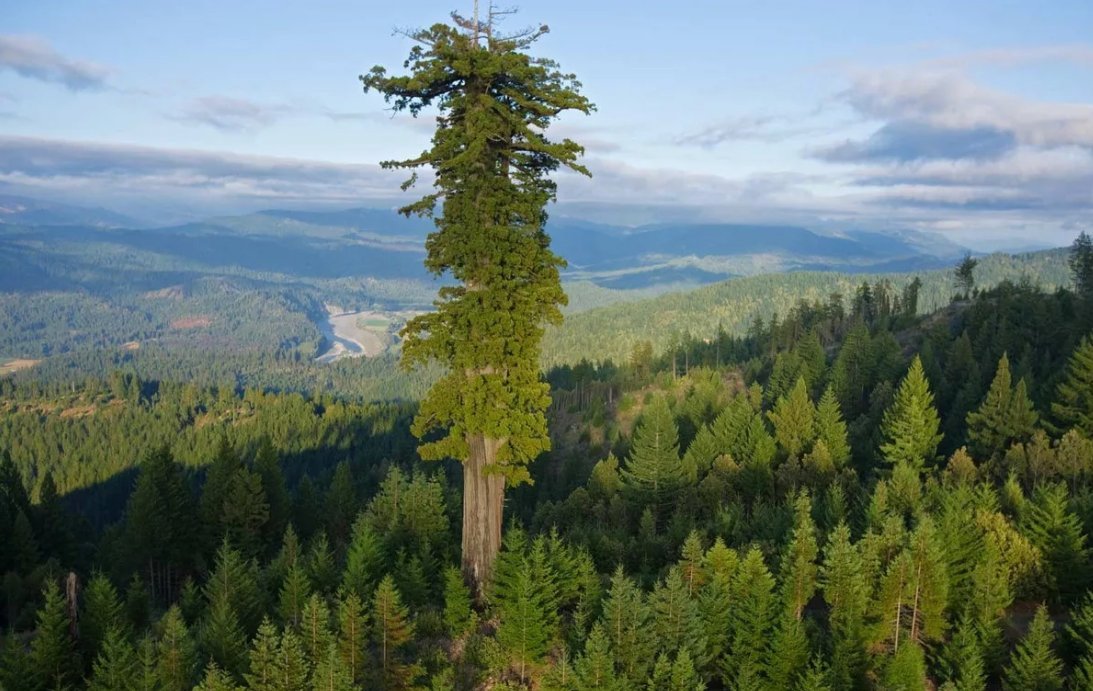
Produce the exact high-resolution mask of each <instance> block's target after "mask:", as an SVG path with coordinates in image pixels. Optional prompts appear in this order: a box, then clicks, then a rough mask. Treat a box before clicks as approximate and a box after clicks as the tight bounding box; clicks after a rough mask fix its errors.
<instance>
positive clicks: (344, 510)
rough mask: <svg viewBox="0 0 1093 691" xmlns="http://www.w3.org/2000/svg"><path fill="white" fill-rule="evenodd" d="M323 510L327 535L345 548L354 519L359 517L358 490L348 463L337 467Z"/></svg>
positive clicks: (344, 462)
mask: <svg viewBox="0 0 1093 691" xmlns="http://www.w3.org/2000/svg"><path fill="white" fill-rule="evenodd" d="M323 509H324V510H323V516H324V517H325V518H326V532H327V535H328V536H329V538H330V539H332V540H333V541H334V544H336V545H339V546H341V547H344V546H345V544H346V543H347V542H348V541H349V529H350V527H351V526H352V523H353V518H354V516H356V515H357V488H356V485H355V484H354V481H353V471H352V469H351V468H350V467H349V462H348V461H342V462H341V463H339V464H338V465H337V466H335V468H334V477H333V478H331V480H330V488H329V489H328V490H327V492H326V501H325V502H323Z"/></svg>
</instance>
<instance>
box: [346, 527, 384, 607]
mask: <svg viewBox="0 0 1093 691" xmlns="http://www.w3.org/2000/svg"><path fill="white" fill-rule="evenodd" d="M383 572H384V554H383V545H382V544H381V542H380V538H379V536H378V535H376V532H375V531H374V530H373V529H372V525H371V521H369V519H368V517H367V516H366V515H365V514H364V513H363V512H362V513H361V514H360V515H359V516H357V520H356V521H354V522H353V533H352V539H351V540H350V543H349V551H348V553H347V554H346V558H345V571H344V572H343V575H342V588H343V589H348V590H352V591H353V592H355V593H356V594H357V595H358V596H359V597H360V598H361V599H362V600H363V599H365V598H368V597H371V595H372V592H373V591H374V590H375V589H376V584H378V583H379V581H380V578H382V577H383Z"/></svg>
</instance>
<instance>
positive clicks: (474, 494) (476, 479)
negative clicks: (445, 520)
mask: <svg viewBox="0 0 1093 691" xmlns="http://www.w3.org/2000/svg"><path fill="white" fill-rule="evenodd" d="M501 443H502V442H501V440H499V439H492V438H489V437H486V436H484V435H481V434H476V435H470V436H468V437H467V446H468V448H469V453H468V455H467V460H466V462H465V463H463V578H464V579H466V581H467V584H468V585H470V586H471V589H472V590H473V592H474V595H475V598H476V599H477V600H478V601H479V602H480V603H481V602H482V601H483V600H484V598H485V591H486V588H487V586H488V585H489V582H490V578H491V577H492V575H493V562H494V560H495V559H496V558H497V554H498V552H500V551H501V521H502V513H503V511H504V506H505V478H504V476H503V475H501V474H500V473H489V474H487V473H486V468H487V467H489V466H491V465H493V463H494V462H495V460H496V459H497V450H498V449H499V448H501Z"/></svg>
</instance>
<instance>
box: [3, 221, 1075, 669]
mask: <svg viewBox="0 0 1093 691" xmlns="http://www.w3.org/2000/svg"><path fill="white" fill-rule="evenodd" d="M1070 259H1071V261H1070V264H1071V265H1072V266H1073V267H1074V276H1073V279H1074V280H1073V282H1072V288H1070V289H1059V290H1056V291H1054V292H1050V293H1048V292H1044V291H1042V290H1040V289H1038V288H1034V287H1031V286H1028V285H1015V284H1009V283H1006V284H1003V285H1000V286H997V287H995V288H992V289H988V290H978V289H976V288H974V285H973V284H964V285H962V286H956V287H955V288H954V299H953V301H952V303H951V304H950V305H948V306H946V307H944V308H943V309H941V310H939V311H937V312H934V313H931V314H929V315H925V316H919V315H917V314H915V311H914V310H911V309H909V307H908V305H907V303H906V302H905V299H906V297H908V295H907V294H906V293H904V294H902V295H900V296H895V295H888V294H886V293H884V291H880V293H879V294H878V292H877V291H875V290H874V289H872V288H871V287H869V286H868V284H866V285H863V286H862V287H861V288H860V289H859V290H858V291H857V292H856V293H855V295H853V296H851V298H850V299H849V300H847V301H846V304H845V307H843V306H842V305H841V304H835V303H833V302H831V301H827V302H817V303H813V304H810V305H802V306H801V307H800V308H799V309H796V310H794V311H792V312H791V313H789V314H787V315H785V316H784V317H783V318H781V319H779V320H778V321H777V322H770V323H767V324H766V325H759V326H757V327H756V328H755V329H754V330H753V332H752V333H750V334H748V335H745V336H743V337H724V338H722V339H720V340H719V339H717V338H713V337H711V338H709V339H704V340H703V341H702V344H703V346H704V347H705V348H707V349H710V348H714V349H718V350H719V351H720V352H719V356H718V357H717V358H716V360H712V359H710V358H709V357H708V353H703V352H698V351H695V352H693V353H692V354H691V355H690V357H689V359H690V360H691V362H690V365H689V367H685V365H684V359H683V358H682V357H681V356H680V355H679V354H678V353H677V354H675V355H674V356H673V354H672V353H671V352H667V351H665V352H656V353H652V352H648V351H646V349H645V348H640V347H639V348H637V349H636V352H635V353H634V354H633V355H634V357H632V358H630V359H629V360H628V361H626V362H624V363H621V364H619V365H611V366H609V367H600V366H597V365H595V364H589V365H585V366H581V367H577V368H572V367H571V368H567V369H562V370H558V369H556V370H554V371H552V372H551V375H550V376H551V379H552V381H553V382H554V388H553V397H554V398H555V400H556V403H555V405H554V406H553V407H552V409H551V412H550V416H551V428H552V436H553V438H554V449H553V450H552V451H551V452H550V453H548V454H544V455H543V456H541V457H540V458H539V459H537V460H536V461H535V462H534V463H533V464H532V465H531V467H530V472H531V475H532V479H533V484H531V485H525V486H521V487H519V488H517V489H515V490H514V491H513V492H512V494H511V497H510V499H509V502H508V503H509V513H508V515H509V521H508V523H507V525H506V528H505V536H504V544H503V548H502V551H501V554H500V555H499V557H498V560H497V563H496V569H495V573H494V575H493V578H492V579H491V582H490V584H489V586H488V588H487V594H486V598H485V600H484V602H481V603H479V602H478V601H477V600H476V599H475V598H474V597H473V595H472V592H471V591H470V590H468V587H467V585H466V583H465V582H464V580H463V579H462V577H461V576H460V574H459V569H458V568H457V566H456V564H457V563H458V562H457V555H458V547H459V545H458V534H457V526H458V523H459V516H460V494H459V492H458V491H456V490H454V489H453V488H455V487H457V486H458V482H459V475H460V473H461V469H460V466H459V464H457V463H453V462H446V463H442V464H439V465H437V464H434V463H425V462H422V461H421V460H419V459H418V457H417V454H416V451H415V444H414V440H413V437H412V436H411V435H410V433H409V429H408V427H409V420H410V418H411V417H412V415H413V411H412V408H413V406H412V405H409V404H407V405H401V406H400V405H386V406H385V405H375V404H373V405H363V404H352V403H342V402H339V401H337V400H335V399H329V398H321V399H314V398H307V397H304V396H301V395H298V394H277V393H261V392H259V391H252V390H248V391H246V392H237V391H235V390H230V389H225V390H219V391H218V390H216V389H199V388H198V387H196V386H194V385H192V384H191V385H183V386H180V385H173V384H170V383H166V382H149V381H140V380H138V379H134V378H133V377H131V376H126V375H123V374H121V373H118V374H117V375H116V376H114V377H112V378H111V379H109V380H108V381H103V382H90V381H89V382H87V383H86V384H85V385H84V386H82V387H80V388H79V389H78V390H77V391H76V392H73V391H71V390H66V389H58V390H53V391H48V390H30V389H25V388H23V387H22V386H19V385H12V384H7V385H5V390H4V392H3V405H4V407H5V414H4V416H3V418H2V419H3V421H4V424H3V426H2V428H0V429H2V431H0V449H3V451H2V454H3V459H4V460H3V470H2V478H0V488H2V492H0V499H2V502H0V533H2V534H4V535H8V536H10V538H9V539H8V541H7V544H8V545H9V548H8V549H5V550H4V551H3V554H2V556H0V560H2V563H0V571H2V572H3V573H4V576H3V588H2V595H0V597H2V604H3V606H2V607H0V616H2V622H3V626H4V629H5V630H6V631H7V632H8V633H7V635H6V636H5V637H4V643H3V653H2V660H3V663H2V668H0V669H2V670H3V671H2V675H3V676H2V677H0V678H2V680H3V682H2V683H4V684H5V685H6V687H7V688H12V689H21V688H36V689H52V688H82V687H83V686H84V685H86V686H87V687H88V688H96V689H99V688H102V689H130V688H162V689H183V688H191V687H193V686H194V685H197V686H198V688H203V689H234V688H254V689H258V688H263V689H266V688H277V689H281V688H284V689H294V688H324V689H325V688H346V689H348V688H385V689H386V688H435V689H447V688H459V689H462V688H467V689H469V688H480V687H489V688H528V687H530V688H540V689H628V688H650V689H697V688H708V689H718V688H726V689H737V688H741V689H745V688H746V689H753V688H754V689H785V688H794V689H868V688H876V689H901V688H902V689H920V688H947V689H986V688H1005V689H1032V688H1035V689H1062V688H1072V689H1087V688H1090V684H1091V683H1093V592H1091V591H1090V590H1089V583H1090V577H1091V574H1093V571H1091V568H1093V564H1091V562H1090V553H1089V549H1088V544H1087V543H1088V539H1087V536H1088V535H1089V534H1090V531H1091V530H1093V484H1091V477H1090V476H1091V469H1093V464H1091V459H1093V442H1091V441H1090V438H1091V437H1093V340H1091V339H1090V338H1089V336H1088V334H1089V332H1090V331H1093V271H1091V268H1090V267H1093V249H1090V247H1089V245H1088V243H1086V244H1081V243H1080V242H1079V243H1078V244H1076V246H1075V248H1074V249H1073V250H1072V253H1071V257H1070ZM972 277H973V280H974V274H972ZM901 301H902V302H901ZM711 336H713V335H712V334H711ZM642 351H646V352H642ZM704 357H705V358H706V359H705V360H704ZM711 362H715V364H712V365H711V364H709V363H711ZM129 459H132V460H136V459H139V460H140V463H139V467H138V468H137V469H136V470H135V471H134V470H133V469H132V467H131V466H130V465H129V464H130V460H129ZM118 478H123V479H122V480H118ZM111 507H115V509H116V507H124V509H123V510H122V511H120V512H119V511H117V510H113V511H112V510H111ZM70 572H71V573H72V574H74V576H72V577H69V576H68V574H69V573H70ZM68 578H74V579H75V583H76V584H77V588H78V590H79V597H78V599H77V601H78V603H79V604H78V607H76V610H75V611H73V610H72V609H71V608H72V607H73V606H74V605H73V604H72V603H73V600H72V599H71V598H70V597H69V596H67V595H66V591H65V590H64V589H63V588H65V587H66V582H67V579H68Z"/></svg>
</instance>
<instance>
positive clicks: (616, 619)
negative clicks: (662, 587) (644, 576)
mask: <svg viewBox="0 0 1093 691" xmlns="http://www.w3.org/2000/svg"><path fill="white" fill-rule="evenodd" d="M650 618H651V613H650V611H649V606H648V605H647V604H646V602H645V597H644V595H643V593H642V592H641V589H640V588H638V587H637V586H636V585H635V584H634V581H633V580H631V579H630V578H628V577H627V576H626V574H625V573H623V570H622V567H621V566H619V567H618V568H617V569H616V570H615V573H614V575H612V577H611V583H610V585H609V587H608V591H607V597H606V598H605V599H604V603H603V617H602V618H601V623H602V625H603V632H604V634H605V636H606V638H607V647H608V648H609V649H610V650H611V651H612V652H613V653H614V657H615V664H616V665H617V667H618V670H619V672H620V674H621V675H622V676H623V677H624V678H625V679H628V680H630V681H631V682H633V683H638V682H639V681H640V680H642V679H644V678H645V675H646V673H647V671H648V669H649V665H650V663H651V659H650V658H651V657H652V655H653V651H654V650H655V649H656V643H655V641H654V638H653V629H652V626H651V622H650ZM589 645H591V643H589ZM578 666H579V665H578Z"/></svg>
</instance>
